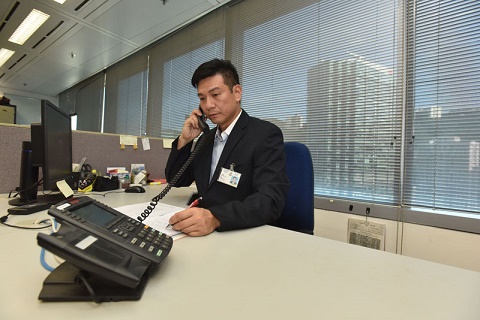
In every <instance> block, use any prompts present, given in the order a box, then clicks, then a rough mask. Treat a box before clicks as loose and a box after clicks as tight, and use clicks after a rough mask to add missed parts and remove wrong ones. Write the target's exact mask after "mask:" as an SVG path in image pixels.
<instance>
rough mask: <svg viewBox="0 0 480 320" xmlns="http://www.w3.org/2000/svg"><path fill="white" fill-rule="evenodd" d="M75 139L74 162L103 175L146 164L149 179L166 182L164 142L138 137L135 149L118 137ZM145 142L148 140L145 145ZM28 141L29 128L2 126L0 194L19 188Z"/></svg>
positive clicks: (81, 134) (82, 133)
mask: <svg viewBox="0 0 480 320" xmlns="http://www.w3.org/2000/svg"><path fill="white" fill-rule="evenodd" d="M72 136H73V137H72V140H73V141H72V142H73V161H74V162H80V161H81V160H82V158H83V157H86V158H87V160H86V163H88V164H90V165H91V166H92V168H93V169H96V170H97V171H99V172H101V173H102V174H105V173H106V170H107V167H126V169H127V170H130V166H131V164H145V168H146V170H147V171H148V172H149V174H150V176H149V177H150V178H152V179H163V178H165V172H164V171H165V165H166V163H167V158H168V155H169V153H170V150H169V149H168V148H164V145H163V140H162V139H159V138H150V137H148V138H147V137H137V138H136V139H135V138H134V139H133V140H135V141H136V143H137V144H136V147H135V146H134V145H129V144H128V143H127V144H124V145H123V146H122V144H121V143H120V138H121V135H118V134H108V133H95V132H87V131H73V134H72ZM129 138H132V137H129ZM142 138H146V139H147V141H144V142H145V143H146V145H144V143H142ZM29 140H30V126H25V125H9V124H0V150H1V151H0V181H1V183H0V193H8V192H10V191H11V190H14V189H15V188H16V187H17V186H18V185H19V181H20V160H21V149H22V141H29ZM148 147H149V149H148ZM145 149H148V150H145ZM59 156H61V155H59Z"/></svg>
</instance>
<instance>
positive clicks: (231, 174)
mask: <svg viewBox="0 0 480 320" xmlns="http://www.w3.org/2000/svg"><path fill="white" fill-rule="evenodd" d="M234 167H235V164H234V163H232V164H231V165H230V169H226V168H222V171H221V172H220V176H219V177H218V180H217V181H218V182H221V183H225V184H226V185H229V186H231V187H234V188H236V187H237V186H238V183H239V182H240V178H241V177H242V174H241V173H239V172H235V170H234Z"/></svg>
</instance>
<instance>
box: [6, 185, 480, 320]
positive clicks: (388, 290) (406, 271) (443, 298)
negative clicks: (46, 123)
mask: <svg viewBox="0 0 480 320" xmlns="http://www.w3.org/2000/svg"><path fill="white" fill-rule="evenodd" d="M160 190H161V187H160V186H152V187H147V193H145V194H125V193H116V194H108V195H106V196H105V197H99V196H95V197H93V198H95V199H97V200H99V201H101V202H104V203H106V204H108V205H110V206H113V207H118V206H123V205H126V204H132V203H140V202H145V201H148V200H149V199H150V198H151V197H153V196H154V195H155V194H156V193H158V192H159V191H160ZM190 194H191V189H188V188H185V189H174V190H172V191H171V192H170V194H169V195H167V196H166V197H165V200H164V201H165V203H169V204H173V205H185V199H187V198H188V197H189V195H190ZM7 207H8V205H7V199H6V196H5V195H1V196H0V214H1V215H3V214H5V213H6V208H7ZM152 214H154V213H152ZM45 216H47V215H46V212H40V213H36V214H33V215H31V216H24V217H21V216H11V217H10V218H9V222H10V223H21V222H22V221H23V223H25V221H33V220H35V219H37V218H40V217H45ZM36 234H37V232H36V231H30V230H17V229H13V228H7V227H5V226H0V248H1V252H2V258H1V264H0V271H1V275H2V282H1V283H2V284H1V290H0V318H1V319H33V318H34V319H54V318H57V317H61V318H68V319H69V320H73V319H89V320H90V319H131V318H132V317H135V318H138V317H141V316H149V317H154V318H162V319H242V320H245V319H436V320H438V319H480V303H479V301H480V273H477V272H474V271H469V270H464V269H460V268H455V267H451V266H446V265H441V264H436V263H432V262H428V261H423V260H419V259H413V258H409V257H404V256H400V255H396V254H392V253H386V252H382V251H376V250H372V249H367V248H363V247H358V246H353V245H349V244H346V243H342V242H338V241H333V240H328V239H324V238H320V237H316V236H308V235H304V234H300V233H296V232H291V231H287V230H283V229H279V228H275V227H270V226H264V227H260V228H254V229H249V230H241V231H232V232H223V233H219V232H215V233H213V234H211V235H208V236H206V237H200V238H189V237H187V238H183V239H180V240H177V241H175V243H174V245H173V248H172V251H171V252H170V255H169V256H168V257H167V259H166V261H165V262H164V263H163V264H162V265H161V266H160V268H159V269H158V270H157V271H156V272H155V273H154V274H153V275H152V277H151V278H150V280H149V282H148V284H147V287H146V289H145V292H144V294H143V297H142V298H141V300H139V301H133V302H132V301H129V302H113V303H112V302H106V303H102V304H95V303H93V302H73V303H69V302H54V303H52V302H41V301H39V300H38V294H39V292H40V290H41V287H42V282H43V280H44V279H45V277H46V276H47V275H48V272H47V271H46V270H45V269H43V267H42V266H41V265H40V262H39V254H40V247H39V246H38V245H37V243H36ZM50 260H51V261H53V263H51V264H52V265H55V262H56V261H55V260H53V259H50ZM49 262H50V261H49Z"/></svg>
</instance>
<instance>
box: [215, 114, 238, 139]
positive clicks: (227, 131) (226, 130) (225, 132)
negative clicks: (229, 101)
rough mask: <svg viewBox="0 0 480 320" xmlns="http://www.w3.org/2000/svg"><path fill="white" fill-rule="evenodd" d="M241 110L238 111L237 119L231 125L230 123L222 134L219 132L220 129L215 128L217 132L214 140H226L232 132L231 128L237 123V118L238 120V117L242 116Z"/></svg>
mask: <svg viewBox="0 0 480 320" xmlns="http://www.w3.org/2000/svg"><path fill="white" fill-rule="evenodd" d="M242 112H243V110H240V113H239V114H238V115H237V117H236V118H235V119H234V120H233V121H232V123H230V125H229V126H228V127H227V129H225V131H223V132H220V128H219V127H218V126H217V132H216V133H215V137H216V138H220V137H221V139H222V141H223V140H225V139H226V138H228V136H229V135H230V133H231V132H232V130H233V127H235V124H236V123H237V121H238V118H240V115H241V114H242Z"/></svg>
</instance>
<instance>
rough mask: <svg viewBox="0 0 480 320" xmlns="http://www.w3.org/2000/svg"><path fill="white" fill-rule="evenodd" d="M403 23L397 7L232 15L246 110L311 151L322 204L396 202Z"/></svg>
mask: <svg viewBox="0 0 480 320" xmlns="http://www.w3.org/2000/svg"><path fill="white" fill-rule="evenodd" d="M399 15H401V10H399V8H397V1H287V2H286V1H276V0H269V1H243V2H240V3H238V4H236V5H235V6H232V8H231V11H230V12H229V18H228V19H227V21H228V27H227V30H229V34H230V35H231V39H232V44H231V46H229V47H227V48H228V50H227V51H226V53H227V57H231V59H232V61H233V62H234V64H235V65H236V66H237V67H238V68H239V71H240V75H241V81H242V85H243V89H244V91H243V100H242V107H243V108H244V109H245V110H246V111H247V112H248V113H249V114H250V115H252V116H256V117H259V118H263V119H267V120H269V121H271V122H273V123H275V124H277V125H278V126H279V127H280V128H281V129H282V131H283V133H284V136H285V140H286V141H299V142H302V143H305V144H306V145H307V146H308V147H309V149H310V151H311V153H312V157H313V163H314V168H315V194H316V195H319V196H326V197H336V198H343V199H356V200H362V201H369V202H377V203H387V204H397V203H398V202H399V194H400V193H399V189H400V188H399V185H400V176H401V174H400V168H401V164H400V160H401V154H400V152H401V121H402V91H401V87H402V81H401V79H402V69H403V68H402V64H401V62H402V56H401V50H400V47H399V45H398V43H399V42H401V41H400V39H401V37H400V36H401V33H400V32H401V28H399V26H398V20H397V19H398V16H399ZM229 39H230V38H229Z"/></svg>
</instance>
